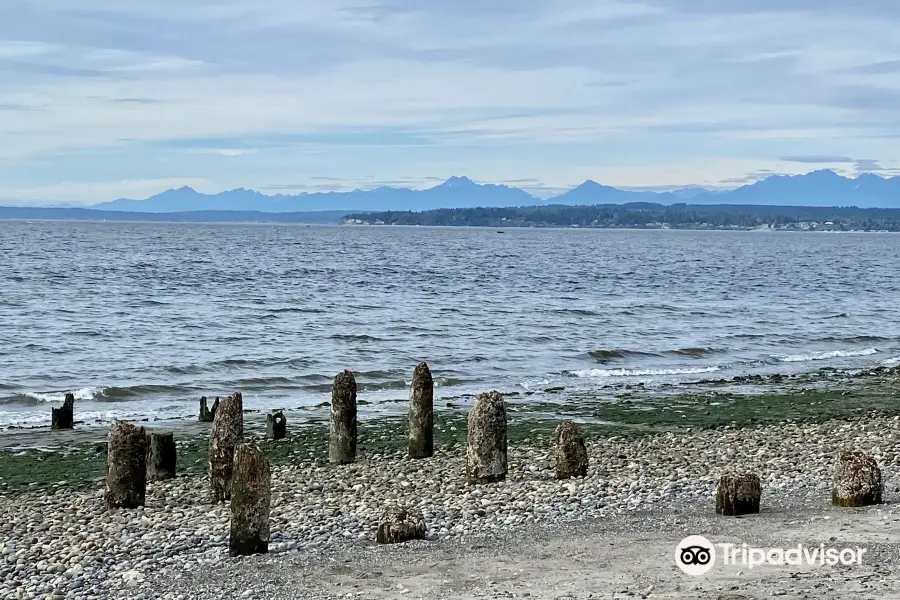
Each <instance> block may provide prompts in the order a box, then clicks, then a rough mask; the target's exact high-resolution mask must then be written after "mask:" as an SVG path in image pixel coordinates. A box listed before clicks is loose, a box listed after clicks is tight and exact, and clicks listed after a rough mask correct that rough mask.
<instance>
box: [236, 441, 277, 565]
mask: <svg viewBox="0 0 900 600" xmlns="http://www.w3.org/2000/svg"><path fill="white" fill-rule="evenodd" d="M271 485H272V476H271V470H270V468H269V461H268V460H266V456H265V454H263V453H262V451H261V450H260V449H259V448H257V447H256V446H254V445H253V444H238V446H237V448H236V449H235V451H234V477H233V478H232V496H231V531H230V535H229V540H228V549H229V552H230V554H231V556H246V555H249V554H264V553H266V552H268V551H269V506H270V503H271V494H272V491H271Z"/></svg>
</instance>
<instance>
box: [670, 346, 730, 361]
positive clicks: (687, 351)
mask: <svg viewBox="0 0 900 600" xmlns="http://www.w3.org/2000/svg"><path fill="white" fill-rule="evenodd" d="M720 352H723V350H721V349H719V348H709V347H706V348H702V347H698V348H679V349H678V350H669V351H668V352H666V354H670V355H673V356H690V357H691V358H700V357H701V356H709V355H710V354H719V353H720Z"/></svg>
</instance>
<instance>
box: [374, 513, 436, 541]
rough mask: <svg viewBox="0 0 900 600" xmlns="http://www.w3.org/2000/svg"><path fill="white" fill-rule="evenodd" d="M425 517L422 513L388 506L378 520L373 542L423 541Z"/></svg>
mask: <svg viewBox="0 0 900 600" xmlns="http://www.w3.org/2000/svg"><path fill="white" fill-rule="evenodd" d="M426 529H427V528H426V526H425V517H424V516H423V515H422V511H420V510H416V509H409V508H406V507H402V506H389V507H387V508H385V509H384V512H382V513H381V518H380V519H379V520H378V533H377V534H376V537H375V541H377V542H378V543H379V544H399V543H402V542H408V541H409V540H423V539H425V531H426Z"/></svg>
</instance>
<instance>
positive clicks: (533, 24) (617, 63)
mask: <svg viewBox="0 0 900 600" xmlns="http://www.w3.org/2000/svg"><path fill="white" fill-rule="evenodd" d="M898 26H900V9H898V8H896V7H894V5H892V4H889V3H885V2H877V1H875V0H860V2H857V3H853V4H852V5H850V4H847V3H841V2H837V1H834V0H823V1H820V2H813V1H812V0H784V1H780V2H776V1H775V0H755V1H750V0H734V1H732V2H714V1H712V0H634V1H631V0H629V1H625V0H609V1H605V2H596V1H594V0H571V1H569V2H565V3H559V2H551V1H550V0H519V1H516V2H512V0H498V1H497V2H491V3H485V2H477V3H476V2H475V1H474V0H458V1H456V2H448V1H435V2H428V3H422V2H414V1H413V0H371V1H367V2H364V3H361V2H359V1H358V0H332V1H329V2H313V1H312V0H294V1H289V0H215V1H213V0H196V1H194V2H183V1H175V0H156V1H154V2H150V1H149V0H133V1H130V2H120V1H115V0H6V1H5V2H3V3H0V81H2V82H3V83H2V84H0V85H2V88H0V136H2V139H3V140H4V143H3V144H2V145H0V182H2V183H0V195H2V194H5V193H6V192H7V191H9V190H12V189H16V190H19V191H23V190H27V189H32V188H33V189H35V190H38V189H41V188H42V187H43V186H46V185H47V182H51V183H56V184H59V185H62V184H64V183H65V182H66V181H75V180H77V177H76V175H77V173H81V172H84V171H85V169H87V170H90V171H91V172H92V177H93V178H94V179H95V180H98V181H100V180H116V181H122V180H126V179H127V180H132V181H153V180H157V181H164V180H168V179H173V178H186V179H192V178H197V179H202V180H205V181H208V182H210V184H209V185H211V186H214V187H216V188H220V189H224V188H226V187H229V186H233V187H239V186H258V187H262V186H265V185H286V184H287V183H291V182H297V183H301V182H302V183H303V184H304V185H324V184H325V183H329V181H326V180H321V181H319V182H317V181H315V180H313V179H312V178H314V177H324V176H327V177H331V178H333V179H334V181H331V182H330V183H333V184H335V186H354V185H356V184H358V183H359V182H362V181H365V179H364V176H365V175H366V174H371V173H376V175H373V176H372V178H373V179H372V180H375V179H377V180H381V181H407V180H408V179H407V178H411V179H413V180H415V182H416V183H415V185H422V184H424V183H425V182H426V181H430V180H428V179H427V177H429V176H431V174H434V173H450V172H453V173H457V174H467V175H470V176H472V177H473V178H474V177H478V178H479V179H481V180H484V181H497V182H502V181H513V180H523V179H525V178H529V179H533V180H534V181H533V182H526V181H521V184H522V185H529V186H533V187H532V188H530V189H549V188H553V189H556V188H561V187H565V186H569V185H574V184H577V183H580V180H577V179H573V178H574V177H576V176H577V177H578V178H582V175H586V176H585V177H583V178H584V179H586V178H593V179H597V180H598V181H599V180H602V179H603V177H602V175H603V174H604V173H609V174H610V175H611V176H612V177H611V178H612V179H614V180H616V181H620V182H622V183H623V184H627V185H632V186H655V185H669V184H672V185H680V184H681V183H682V182H683V179H684V178H683V177H682V176H681V175H679V174H677V173H675V172H674V171H673V170H672V165H675V164H677V165H681V166H682V167H684V168H685V169H686V171H685V172H686V173H691V174H693V176H696V177H702V180H703V181H699V180H698V181H693V182H692V181H688V182H685V183H703V182H711V183H710V184H711V185H716V184H718V183H723V182H724V183H727V180H730V179H735V178H742V177H748V176H749V175H747V174H748V173H749V174H753V173H762V172H764V171H763V170H762V169H765V168H773V165H774V163H777V162H781V163H783V164H790V163H794V165H793V167H790V168H786V169H782V170H787V171H789V172H793V171H794V170H796V169H797V168H799V167H803V165H816V164H829V162H831V164H836V165H848V166H849V165H853V166H855V168H857V169H873V165H878V166H880V167H883V168H892V167H890V165H891V164H892V162H893V161H896V160H897V159H898V158H900V157H898V156H897V151H896V150H895V148H897V147H898V146H897V139H898V137H900V114H898V111H897V110H896V106H898V105H900V67H898V65H900V38H898V36H897V35H896V31H897V29H898ZM779 156H783V157H784V158H783V159H778V158H777V157H779ZM855 156H863V157H869V158H866V159H853V158H850V157H855ZM223 157H224V158H234V159H235V160H228V161H224V160H223ZM238 157H240V159H239V160H238V159H237V158H238ZM720 158H721V159H723V160H718V159H720ZM797 158H800V159H805V160H794V159H797ZM811 158H812V159H814V160H809V159H811ZM832 158H840V159H842V160H839V161H828V160H822V159H832ZM857 161H872V162H870V163H866V162H860V163H859V164H856V163H857ZM94 162H96V163H97V164H99V165H103V168H104V169H106V171H105V172H99V171H98V170H97V169H99V167H97V166H94ZM726 164H731V165H734V164H741V165H744V167H742V169H743V170H735V169H732V168H731V167H727V168H726V167H725V165H726ZM708 165H719V167H720V168H721V169H722V170H720V171H718V172H717V171H714V170H709V169H708V168H707V167H706V166H708ZM591 166H592V168H593V167H596V170H595V171H593V172H588V171H587V169H588V168H589V167H591ZM14 167H15V168H14ZM23 167H27V168H23ZM601 167H602V168H601ZM607 169H608V171H607ZM776 170H777V169H776ZM778 172H780V171H778ZM411 173H412V175H410V174H411ZM616 173H627V174H628V177H627V178H622V177H621V176H619V175H616ZM663 176H665V177H668V178H670V179H671V180H670V181H662V178H663ZM581 180H583V179H581ZM280 182H287V183H284V184H283V183H280ZM606 182H607V181H604V183H606ZM76 191H77V190H76ZM100 191H101V189H100V188H98V193H100ZM110 192H111V190H110ZM97 199H98V200H103V199H106V198H97Z"/></svg>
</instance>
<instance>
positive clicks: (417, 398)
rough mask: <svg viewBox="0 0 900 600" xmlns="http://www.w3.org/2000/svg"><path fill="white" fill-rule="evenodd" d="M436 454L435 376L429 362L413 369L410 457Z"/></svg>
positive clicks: (410, 406)
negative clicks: (433, 376)
mask: <svg viewBox="0 0 900 600" xmlns="http://www.w3.org/2000/svg"><path fill="white" fill-rule="evenodd" d="M433 454H434V378H432V376H431V370H430V369H429V368H428V364H427V363H424V362H423V363H419V365H418V366H416V369H415V371H413V377H412V383H411V384H410V387H409V457H410V458H428V457H429V456H432V455H433Z"/></svg>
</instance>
